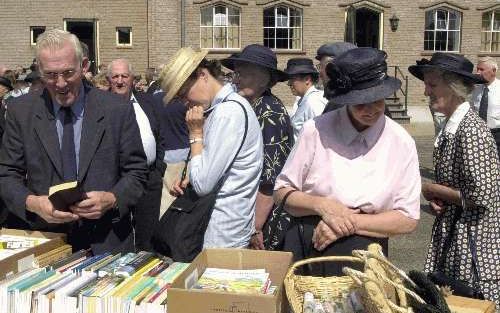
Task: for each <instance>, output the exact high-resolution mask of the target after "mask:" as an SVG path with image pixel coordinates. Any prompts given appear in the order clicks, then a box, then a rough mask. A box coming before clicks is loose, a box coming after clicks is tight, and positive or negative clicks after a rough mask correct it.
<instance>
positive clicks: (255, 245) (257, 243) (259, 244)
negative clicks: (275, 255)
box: [250, 230, 265, 250]
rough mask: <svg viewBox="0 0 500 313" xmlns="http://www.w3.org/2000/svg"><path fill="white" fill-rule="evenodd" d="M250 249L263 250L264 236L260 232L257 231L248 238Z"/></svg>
mask: <svg viewBox="0 0 500 313" xmlns="http://www.w3.org/2000/svg"><path fill="white" fill-rule="evenodd" d="M250 249H254V250H265V247H264V234H263V233H262V231H261V230H257V231H256V232H255V233H254V234H253V235H252V237H251V238H250Z"/></svg>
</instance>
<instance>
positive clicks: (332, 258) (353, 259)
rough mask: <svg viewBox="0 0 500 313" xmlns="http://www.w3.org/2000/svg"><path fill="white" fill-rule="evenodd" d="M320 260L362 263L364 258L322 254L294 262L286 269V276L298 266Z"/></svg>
mask: <svg viewBox="0 0 500 313" xmlns="http://www.w3.org/2000/svg"><path fill="white" fill-rule="evenodd" d="M320 262H359V263H363V262H364V260H363V259H361V258H358V257H352V256H322V257H317V258H309V259H304V260H300V261H297V262H295V263H294V264H293V265H292V266H291V267H290V269H289V270H288V273H287V276H289V275H291V274H292V273H294V272H295V270H296V269H297V268H298V267H301V266H303V265H306V264H312V263H320Z"/></svg>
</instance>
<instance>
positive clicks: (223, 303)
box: [168, 249, 292, 313]
mask: <svg viewBox="0 0 500 313" xmlns="http://www.w3.org/2000/svg"><path fill="white" fill-rule="evenodd" d="M291 263H292V254H291V253H289V252H275V251H257V250H247V249H205V250H203V251H202V252H201V253H200V254H199V255H198V256H197V257H196V258H195V259H194V260H193V262H192V263H191V265H190V266H189V267H188V268H187V269H186V270H185V271H184V272H183V273H182V274H181V275H180V276H179V277H177V279H175V280H174V282H173V284H172V287H171V288H170V290H169V292H168V312H169V313H212V312H213V313H225V312H245V313H279V312H283V313H284V312H286V310H285V308H286V298H285V289H284V286H283V280H284V278H285V275H286V273H287V271H288V268H289V267H290V265H291Z"/></svg>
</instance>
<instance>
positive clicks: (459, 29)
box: [424, 7, 463, 53]
mask: <svg viewBox="0 0 500 313" xmlns="http://www.w3.org/2000/svg"><path fill="white" fill-rule="evenodd" d="M439 11H444V12H446V21H445V23H446V27H445V28H440V27H439V25H438V16H437V15H438V12H439ZM429 12H433V21H432V23H434V28H433V29H427V14H428V13H429ZM450 13H456V15H457V17H458V27H457V29H450ZM462 22H463V14H462V12H461V11H459V10H455V9H452V8H448V7H437V8H434V9H431V10H427V11H425V18H424V51H426V52H450V53H460V49H461V46H462ZM428 32H432V33H433V40H432V41H433V49H426V39H425V38H426V34H427V33H428ZM437 32H446V49H445V50H436V42H437V41H438V40H437V39H436V34H437ZM450 33H457V34H458V36H457V40H458V43H457V47H458V49H457V50H449V49H448V42H449V36H450Z"/></svg>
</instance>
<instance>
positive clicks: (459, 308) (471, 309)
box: [446, 296, 495, 313]
mask: <svg viewBox="0 0 500 313" xmlns="http://www.w3.org/2000/svg"><path fill="white" fill-rule="evenodd" d="M446 303H448V306H449V307H450V310H451V312H452V313H495V303H493V302H491V301H485V300H478V299H471V298H464V297H457V296H448V297H446Z"/></svg>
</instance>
